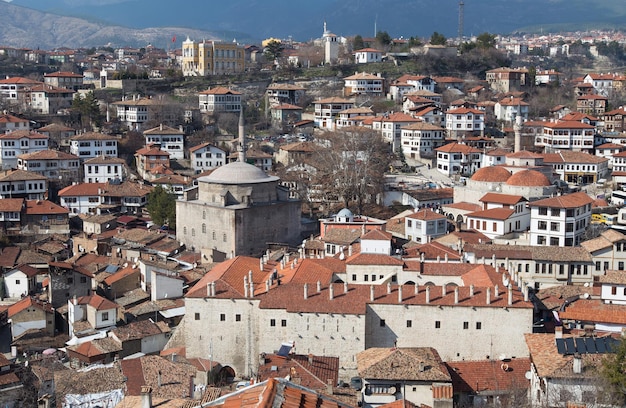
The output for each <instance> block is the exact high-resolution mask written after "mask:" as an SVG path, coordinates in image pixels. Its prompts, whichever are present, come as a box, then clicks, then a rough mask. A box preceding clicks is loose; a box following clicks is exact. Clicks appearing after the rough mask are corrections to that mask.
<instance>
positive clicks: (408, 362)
mask: <svg viewBox="0 0 626 408" xmlns="http://www.w3.org/2000/svg"><path fill="white" fill-rule="evenodd" d="M356 361H357V370H358V372H359V376H360V377H362V378H365V379H376V380H388V381H402V380H404V381H433V382H449V381H451V378H450V374H449V373H448V369H447V368H446V367H445V365H444V364H443V362H442V361H441V358H440V357H439V354H438V353H437V350H435V349H434V348H431V347H416V348H376V347H373V348H369V349H367V350H364V351H361V352H360V353H359V354H357V356H356ZM420 366H423V367H424V369H423V370H420V369H419V367H420Z"/></svg>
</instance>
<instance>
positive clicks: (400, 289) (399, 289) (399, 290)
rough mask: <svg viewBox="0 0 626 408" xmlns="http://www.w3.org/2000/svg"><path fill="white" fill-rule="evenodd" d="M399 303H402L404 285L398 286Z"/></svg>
mask: <svg viewBox="0 0 626 408" xmlns="http://www.w3.org/2000/svg"><path fill="white" fill-rule="evenodd" d="M398 303H402V285H398Z"/></svg>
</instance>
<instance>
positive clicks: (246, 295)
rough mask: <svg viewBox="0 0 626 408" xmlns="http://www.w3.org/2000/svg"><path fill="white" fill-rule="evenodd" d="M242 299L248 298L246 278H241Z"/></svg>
mask: <svg viewBox="0 0 626 408" xmlns="http://www.w3.org/2000/svg"><path fill="white" fill-rule="evenodd" d="M243 297H245V298H247V297H248V277H247V276H244V277H243Z"/></svg>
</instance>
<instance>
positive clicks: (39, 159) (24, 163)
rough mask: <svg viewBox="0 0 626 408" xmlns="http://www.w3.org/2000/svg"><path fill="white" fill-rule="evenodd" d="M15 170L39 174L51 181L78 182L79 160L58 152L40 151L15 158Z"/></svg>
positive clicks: (76, 157)
mask: <svg viewBox="0 0 626 408" xmlns="http://www.w3.org/2000/svg"><path fill="white" fill-rule="evenodd" d="M17 168H18V169H20V170H27V171H31V172H33V173H37V174H41V175H42V176H46V177H47V178H48V179H52V180H63V181H65V182H72V181H78V178H79V176H80V159H79V158H78V156H74V155H73V154H69V153H64V152H61V151H58V150H40V151H37V152H32V153H26V154H21V155H19V156H17Z"/></svg>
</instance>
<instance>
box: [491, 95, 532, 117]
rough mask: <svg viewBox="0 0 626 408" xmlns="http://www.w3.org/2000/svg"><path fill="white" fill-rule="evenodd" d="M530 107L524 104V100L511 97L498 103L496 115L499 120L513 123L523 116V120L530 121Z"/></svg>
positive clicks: (495, 109) (526, 103)
mask: <svg viewBox="0 0 626 408" xmlns="http://www.w3.org/2000/svg"><path fill="white" fill-rule="evenodd" d="M529 107H530V104H529V103H528V102H524V100H523V99H522V98H514V97H513V96H511V97H508V98H504V99H501V100H499V101H498V102H496V105H495V106H494V113H495V115H496V119H497V120H502V121H504V122H508V123H513V121H515V118H516V117H518V116H521V117H522V120H528V108H529Z"/></svg>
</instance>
